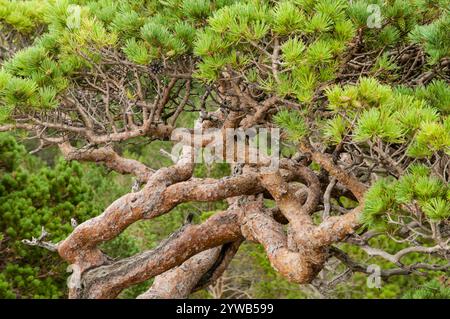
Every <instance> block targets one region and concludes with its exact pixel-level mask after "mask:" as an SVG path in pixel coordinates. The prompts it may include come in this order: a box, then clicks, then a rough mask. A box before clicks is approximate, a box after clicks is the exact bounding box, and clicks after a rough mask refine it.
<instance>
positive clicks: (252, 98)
mask: <svg viewBox="0 0 450 319" xmlns="http://www.w3.org/2000/svg"><path fill="white" fill-rule="evenodd" d="M0 4H1V9H0V28H1V30H0V31H1V32H2V34H5V35H7V37H5V38H4V39H3V38H2V39H1V40H0V41H1V42H0V48H1V49H0V50H1V51H0V54H1V57H2V60H3V61H2V62H1V69H0V131H9V130H16V131H18V132H20V133H21V134H24V135H23V136H27V137H28V138H34V139H38V140H40V141H41V142H42V147H44V148H45V147H47V146H50V145H58V147H59V149H60V150H61V152H62V153H63V155H64V156H65V157H66V159H67V160H72V161H77V160H78V161H89V162H95V163H98V164H99V163H103V164H104V165H105V166H106V167H107V168H108V169H110V170H115V171H117V172H118V173H121V174H131V175H133V176H134V178H135V185H136V187H134V188H133V191H131V192H130V193H128V194H126V195H124V196H121V197H118V198H117V199H116V200H115V201H114V202H113V203H112V204H111V205H109V206H108V207H107V208H105V209H104V212H103V214H102V215H100V216H98V217H97V218H95V219H91V222H89V223H84V224H82V225H79V226H77V227H76V228H75V229H73V230H71V229H69V228H68V225H67V223H68V219H67V218H68V216H69V215H70V214H74V213H75V212H76V213H77V214H81V215H80V218H81V219H86V218H90V217H92V216H93V215H94V214H96V213H97V212H96V211H95V209H94V207H95V205H94V204H93V203H91V202H90V201H89V199H90V198H91V197H89V196H90V195H89V192H88V190H87V188H86V187H85V185H84V184H83V182H82V180H81V178H77V177H76V176H79V175H81V171H80V166H78V164H68V163H66V162H62V161H61V162H59V163H58V165H57V166H56V167H55V170H56V171H57V172H58V174H56V173H55V172H54V171H51V170H48V169H42V170H39V171H38V172H37V173H36V175H32V176H30V177H26V176H25V174H24V173H23V172H22V173H21V169H22V170H23V168H20V166H17V164H15V163H16V161H17V160H18V158H21V157H24V155H23V153H20V151H5V155H4V158H5V159H3V161H4V162H5V164H4V165H5V167H9V168H8V169H9V170H10V173H8V174H5V175H4V176H3V177H2V179H3V180H4V183H3V184H4V185H6V186H2V187H5V191H4V194H5V196H7V197H8V196H13V199H12V200H5V201H4V204H3V202H2V205H6V206H5V207H4V208H3V209H4V210H5V211H6V216H5V218H4V220H5V222H4V223H5V235H4V236H10V237H11V238H16V239H19V238H22V239H23V238H31V237H33V236H34V237H36V236H38V234H37V233H36V232H37V230H38V229H40V228H39V227H38V226H37V225H41V226H46V228H49V231H50V232H51V231H56V234H55V237H54V238H52V239H53V241H54V242H59V244H58V253H59V255H60V256H61V257H62V258H63V259H64V260H65V261H66V262H68V263H71V264H74V265H76V266H78V267H80V269H81V271H82V275H83V276H82V280H84V281H83V285H82V288H73V287H72V288H71V289H70V293H69V295H70V297H74V298H93V297H96V298H102V297H104V298H105V297H108V298H112V297H116V296H117V295H118V294H119V293H120V291H122V290H123V289H124V288H126V287H129V286H133V285H135V284H141V283H143V282H145V281H146V280H149V279H151V278H155V280H154V283H153V285H152V287H151V288H150V289H149V290H148V291H147V292H145V293H144V294H142V295H141V297H155V296H156V297H162V298H164V297H167V296H166V295H165V293H166V292H165V290H164V289H161V283H164V285H166V286H167V285H168V286H173V287H175V286H177V285H178V284H179V282H182V283H183V285H182V286H183V287H186V291H178V293H179V294H180V295H173V296H172V297H187V296H188V295H189V294H190V293H191V292H195V291H197V290H199V289H202V288H204V287H206V286H208V285H209V284H211V283H212V282H214V281H215V280H216V279H217V278H219V277H220V276H221V275H222V272H223V271H224V269H226V268H227V267H228V266H229V262H230V261H231V259H232V257H233V256H234V254H235V253H236V251H237V249H238V248H239V246H240V245H241V242H242V240H243V238H245V239H249V240H253V241H256V242H258V243H259V244H261V245H262V247H263V250H264V254H265V255H266V257H267V260H268V263H270V265H271V266H273V268H274V269H276V270H277V271H278V272H279V274H280V276H282V277H284V278H286V279H287V280H289V281H291V282H294V283H297V284H306V283H312V284H314V285H315V286H316V287H317V289H318V291H319V292H320V291H321V293H324V294H327V293H328V291H332V290H333V289H334V288H335V286H336V284H337V283H338V282H339V280H334V279H336V278H341V277H340V276H335V275H336V273H338V272H339V271H340V270H343V269H344V270H343V271H345V269H349V271H350V272H359V273H363V274H367V273H369V270H368V265H369V264H372V263H377V264H380V265H381V266H383V268H384V269H383V271H382V277H383V278H384V279H387V278H389V277H392V276H397V275H398V276H400V275H410V276H411V277H412V278H414V279H412V280H411V281H409V282H408V283H405V282H402V280H404V279H397V280H398V281H397V283H398V285H403V286H404V287H407V288H410V287H411V286H412V285H413V284H414V281H413V280H416V279H415V277H413V276H414V274H417V272H419V271H422V272H424V273H425V274H427V275H428V276H429V278H435V277H436V276H437V275H438V274H440V273H445V272H446V271H448V252H449V250H450V248H449V246H448V240H449V236H450V229H449V218H450V204H449V203H450V188H449V184H448V183H449V179H450V171H449V170H450V164H449V163H450V114H449V111H450V105H449V96H450V87H449V82H450V73H449V72H450V51H449V48H450V44H449V37H448V29H449V28H448V26H449V10H448V5H447V3H446V1H443V0H442V1H441V0H439V1H428V0H389V1H367V0H355V1H351V2H349V1H344V0H319V1H311V0H295V1H294V0H283V1H265V0H242V1H233V0H217V1H203V0H168V1H140V0H126V1H121V2H120V3H119V2H117V1H112V0H108V1H97V0H91V1H75V0H55V1H53V0H51V1H50V0H49V1H47V0H45V1H32V0H31V1H8V0H0ZM197 113H198V114H199V116H198V118H196V119H194V118H193V117H195V115H196V114H197ZM176 128H185V129H187V130H184V133H186V135H188V136H191V135H190V133H192V132H198V130H199V129H200V128H201V129H203V130H204V132H205V134H204V135H203V136H201V137H199V138H200V141H199V142H200V146H202V147H204V146H206V145H209V143H211V137H210V135H208V133H207V132H210V131H208V129H216V130H218V131H219V132H220V133H221V135H223V133H224V131H225V130H226V129H229V128H235V129H240V130H248V129H259V128H266V129H269V128H270V129H273V128H280V129H281V131H282V134H281V141H280V142H281V143H280V145H281V147H280V148H281V150H280V154H275V153H276V151H275V149H276V148H275V147H274V148H272V149H270V155H271V156H275V155H276V156H278V155H280V156H281V159H280V161H278V162H277V163H279V164H280V167H279V168H278V170H271V171H270V170H269V171H268V170H267V167H265V166H267V159H266V158H259V159H258V161H257V163H248V161H249V158H247V161H245V160H244V161H243V162H242V163H236V161H231V163H225V166H227V168H228V170H226V172H227V174H228V176H225V177H224V176H223V174H217V175H216V176H214V174H210V175H209V177H208V178H207V177H205V176H203V175H202V176H200V177H199V176H197V175H196V174H197V173H198V171H199V170H203V169H204V168H205V167H204V166H201V165H197V164H196V163H190V162H189V163H188V162H187V158H189V157H190V156H189V155H191V154H190V153H189V152H191V151H193V147H192V143H187V144H188V145H185V147H183V149H182V155H184V156H181V157H176V156H173V154H169V153H168V152H167V151H165V150H163V151H162V153H163V154H166V155H167V156H168V158H170V159H171V160H172V161H174V162H175V163H173V164H172V163H170V162H169V161H167V162H165V164H167V165H165V166H166V167H161V168H160V167H159V166H158V169H156V170H154V169H152V168H151V167H153V164H154V163H155V161H156V158H157V157H156V155H155V154H151V159H150V160H149V159H143V158H139V160H138V159H137V156H134V153H133V152H130V149H136V148H137V147H136V146H135V145H136V144H139V143H143V144H145V143H152V144H153V145H155V144H154V143H155V141H156V140H160V141H165V142H168V141H169V140H170V139H171V135H172V133H173V132H176V133H179V131H176ZM193 128H195V130H193ZM27 134H28V135H27ZM274 136H275V134H274ZM178 137H180V136H178ZM177 141H178V140H177ZM233 141H234V140H233ZM237 141H239V139H238V138H236V143H237ZM245 141H246V142H245V143H247V144H246V145H247V146H248V147H250V146H251V145H250V142H249V141H247V140H245ZM262 142H263V141H262V140H260V141H258V143H257V145H258V146H259V145H262V144H263V143H262ZM8 143H9V144H8ZM8 143H7V144H5V145H12V144H11V143H12V142H8ZM164 145H166V144H164ZM227 145H228V146H227V147H228V148H229V147H231V145H233V146H234V145H235V143H234V142H232V141H229V142H228V143H227ZM9 147H10V148H11V146H9ZM12 149H17V146H14V145H13V147H12ZM152 150H153V153H154V149H152ZM205 152H206V151H205ZM14 154H16V155H14ZM17 154H18V155H17ZM168 154H169V155H168ZM232 154H233V156H234V157H235V158H237V157H238V155H240V154H235V153H234V152H233V153H232ZM235 158H234V159H235ZM228 166H229V167H228ZM16 168H17V173H14V172H16V171H15V169H16ZM271 168H273V167H271ZM208 169H211V167H208ZM11 172H13V173H14V176H13V175H11V174H13V173H11ZM218 172H220V173H222V171H221V170H219V171H218ZM231 172H233V173H231ZM71 174H73V175H74V176H71ZM225 175H226V174H225ZM211 176H212V177H211ZM18 179H20V180H21V183H24V184H25V185H29V187H31V188H32V190H30V191H28V192H25V191H20V192H19V193H20V194H21V195H20V196H21V199H18V198H17V197H14V194H16V193H17V192H16V191H18V190H17V183H18V182H17V180H18ZM3 184H2V185H3ZM52 187H53V188H52ZM11 190H14V192H12V191H11ZM24 192H25V193H24ZM60 192H62V193H60ZM66 193H69V195H70V196H74V198H73V199H70V200H67V199H66V198H65V195H64V194H66ZM37 194H39V196H38V195H37ZM16 196H19V195H17V194H16ZM235 197H239V199H238V200H234V199H235ZM225 200H227V204H226V205H224V203H223V202H221V201H225ZM192 201H193V202H196V201H200V202H202V201H205V202H208V203H209V204H210V205H212V206H213V205H216V204H217V205H218V207H215V208H218V209H221V211H216V210H215V209H213V208H212V207H210V208H209V209H207V212H205V215H204V217H205V219H201V218H194V220H193V221H192V220H191V218H188V219H186V220H185V221H184V222H183V226H182V225H179V226H180V227H181V226H182V227H181V228H180V230H179V231H178V232H177V233H176V236H171V237H169V238H168V240H166V241H162V242H161V243H160V245H159V246H158V247H157V248H155V249H154V250H153V251H151V252H150V253H149V252H148V251H145V252H139V253H138V252H137V251H136V254H134V255H133V256H130V257H129V258H127V259H125V260H118V261H117V260H113V261H112V258H110V256H108V255H107V253H106V252H104V251H103V250H102V249H100V248H101V247H103V246H102V245H105V242H106V245H107V244H108V243H107V242H109V241H111V240H113V239H114V238H117V237H118V236H119V234H120V233H122V232H125V231H126V229H127V228H128V227H129V226H131V225H132V224H134V223H135V222H137V221H138V220H140V219H153V218H156V217H158V216H161V215H165V214H168V213H169V212H171V211H172V210H176V207H177V206H178V205H183V204H185V203H186V202H192ZM50 203H51V204H52V205H50ZM16 205H22V206H20V207H21V209H20V212H21V213H18V212H17V211H18V210H19V209H18V208H16ZM45 205H47V206H51V208H45V209H44V210H45V212H47V213H48V214H50V213H49V212H51V214H50V215H51V216H53V215H56V216H58V217H57V218H56V219H55V220H53V224H52V223H50V222H49V220H48V218H46V217H45V216H47V217H48V216H50V215H46V214H45V212H43V213H42V214H35V210H36V209H41V207H46V206H45ZM22 208H23V209H22ZM202 209H203V207H202ZM222 209H223V210H222ZM11 211H13V212H11ZM172 213H173V212H172ZM21 214H24V215H21ZM30 218H31V219H30ZM14 224H16V225H18V226H20V228H19V229H16V228H14V227H13V226H12V225H14ZM47 224H48V225H47ZM193 224H197V225H193ZM282 225H286V226H282ZM58 227H61V228H62V229H64V231H61V232H60V233H58V232H57V229H59V228H58ZM285 231H286V233H285ZM68 233H70V235H69V236H68V237H67V234H68ZM4 238H6V237H4ZM119 238H120V237H119ZM275 239H280V240H275ZM3 240H4V239H3ZM121 240H122V239H120V240H118V242H119V244H120V241H121ZM186 241H195V243H196V245H192V246H193V247H186V246H183V244H184V243H185V242H186ZM122 243H123V244H124V247H127V241H126V239H124V242H122ZM38 244H40V245H42V246H46V244H45V243H43V242H38ZM219 246H220V247H221V248H220V254H221V256H224V255H226V256H227V258H222V259H220V258H218V257H214V256H215V254H216V253H217V247H219ZM105 247H107V246H105ZM14 249H16V250H17V251H16V252H15V253H16V254H19V255H20V252H21V249H24V248H21V249H19V248H18V247H15V248H14ZM125 249H126V248H125ZM144 249H145V248H144ZM133 252H135V251H133ZM327 252H329V253H327ZM259 253H261V251H260V252H259ZM119 255H120V257H123V256H124V255H123V254H119ZM205 256H206V257H209V258H206V257H205ZM332 258H334V259H333V260H336V259H337V260H339V262H340V264H339V266H337V267H334V269H333V271H331V272H330V271H328V270H327V269H328V268H327V267H325V266H326V265H331V264H332V262H331V261H332ZM353 258H356V259H357V260H353ZM143 261H145V262H143ZM180 265H183V267H182V268H179V266H180ZM101 266H102V267H101ZM10 267H12V266H10ZM203 268H205V269H208V271H202V269H203ZM5 269H7V268H5ZM118 269H119V270H118ZM130 269H132V271H130ZM180 269H188V270H189V273H190V276H186V275H185V274H184V272H181V270H180ZM8 271H9V270H8ZM10 271H11V272H12V273H14V271H16V270H10ZM17 271H18V270H17ZM27 271H28V272H27V275H28V274H30V276H31V277H30V278H31V279H33V276H36V272H33V271H34V270H27ZM30 271H31V272H30ZM320 271H322V274H321V276H319V277H318V273H319V272H320ZM183 274H184V275H183ZM2 276H3V278H2V277H0V278H1V280H3V283H2V284H0V287H6V288H2V289H4V290H5V289H6V290H7V291H11V289H13V288H11V285H16V284H15V283H13V284H11V282H12V281H11V279H10V278H11V277H8V278H6V277H5V276H10V275H7V272H6V273H5V272H4V273H3V274H2ZM19 277H20V276H19ZM411 277H410V278H411ZM5 278H6V279H5ZM354 280H355V282H358V283H359V285H362V284H361V279H360V277H357V275H356V276H355V277H354ZM106 282H108V283H112V284H110V285H108V284H105V283H106ZM417 282H418V283H423V282H420V280H418V279H417ZM17 285H19V284H17ZM20 285H22V286H29V285H30V283H27V284H26V283H22V282H20ZM14 287H15V286H14ZM323 287H326V288H327V289H325V290H327V291H324V288H323ZM430 287H431V286H430ZM430 287H427V288H424V289H425V290H427V289H428V288H430ZM433 287H434V286H433ZM433 287H431V288H433ZM188 288H189V289H188ZM391 288H392V286H390V288H388V289H386V290H384V291H382V292H380V294H379V296H390V297H392V296H401V295H403V291H397V292H395V293H394V292H392V291H393V290H395V289H393V290H392V289H391ZM14 289H16V288H14ZM405 289H406V288H405ZM425 290H424V291H425ZM336 291H339V288H337V290H336ZM445 293H446V292H445V289H444V290H443V292H442V293H440V294H442V295H445ZM37 294H38V295H39V294H40V293H37ZM368 295H370V296H377V294H376V293H374V292H368ZM27 296H28V295H27ZM417 296H423V297H427V296H430V297H431V296H432V295H430V294H428V292H426V291H425V292H423V293H422V292H421V293H418V294H417ZM411 297H412V295H411Z"/></svg>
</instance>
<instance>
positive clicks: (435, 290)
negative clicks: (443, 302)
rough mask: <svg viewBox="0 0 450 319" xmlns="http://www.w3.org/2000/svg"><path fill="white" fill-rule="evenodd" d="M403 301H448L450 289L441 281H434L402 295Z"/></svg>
mask: <svg viewBox="0 0 450 319" xmlns="http://www.w3.org/2000/svg"><path fill="white" fill-rule="evenodd" d="M403 298H404V299H450V287H449V284H448V283H445V282H442V280H439V279H434V280H432V281H430V282H428V283H425V284H423V285H421V286H420V287H419V289H411V290H409V291H408V292H406V293H405V294H404V295H403Z"/></svg>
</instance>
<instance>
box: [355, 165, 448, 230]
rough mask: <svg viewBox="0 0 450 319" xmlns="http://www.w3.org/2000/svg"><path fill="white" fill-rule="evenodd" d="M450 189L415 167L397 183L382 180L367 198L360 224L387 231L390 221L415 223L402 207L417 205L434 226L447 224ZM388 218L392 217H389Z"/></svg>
mask: <svg viewBox="0 0 450 319" xmlns="http://www.w3.org/2000/svg"><path fill="white" fill-rule="evenodd" d="M449 194H450V188H449V187H448V185H446V184H445V183H443V182H442V180H440V179H439V178H438V177H436V176H433V175H432V174H431V171H430V169H429V168H428V167H426V166H424V165H422V164H413V165H411V166H410V167H409V169H408V173H407V174H405V175H404V176H402V177H400V178H399V179H398V180H393V179H390V180H389V179H380V180H378V181H377V182H376V183H375V184H373V185H372V187H371V188H370V189H369V191H368V192H367V193H366V195H365V203H364V210H363V214H362V216H361V221H362V222H363V223H364V224H365V225H366V226H368V227H370V228H380V229H384V228H385V227H387V226H388V218H390V219H392V218H399V219H402V220H403V221H407V220H410V221H411V220H412V219H413V218H417V216H412V215H410V214H411V213H408V210H407V209H405V207H404V206H402V205H411V204H413V205H416V207H417V208H418V209H417V211H418V212H420V214H421V215H422V216H421V217H422V218H427V219H428V220H430V221H432V222H446V221H447V220H448V219H449V218H450V202H449ZM388 215H389V216H388Z"/></svg>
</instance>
